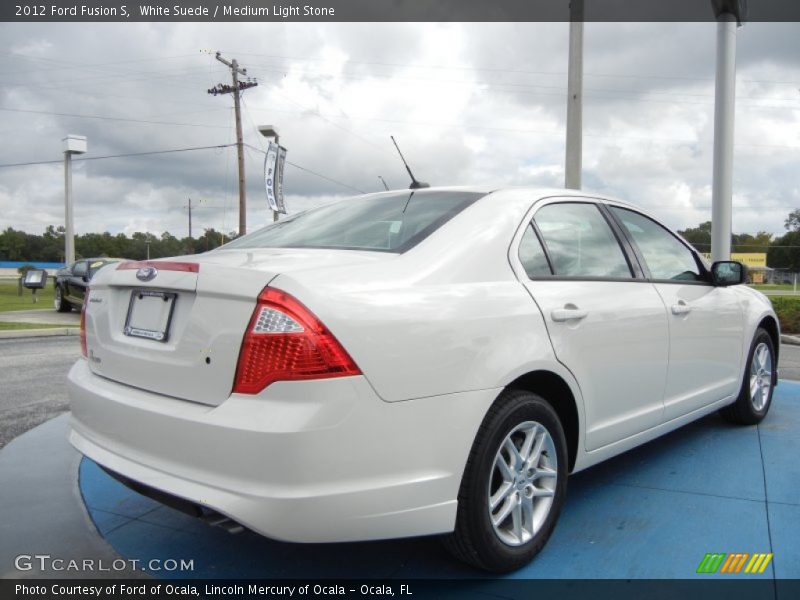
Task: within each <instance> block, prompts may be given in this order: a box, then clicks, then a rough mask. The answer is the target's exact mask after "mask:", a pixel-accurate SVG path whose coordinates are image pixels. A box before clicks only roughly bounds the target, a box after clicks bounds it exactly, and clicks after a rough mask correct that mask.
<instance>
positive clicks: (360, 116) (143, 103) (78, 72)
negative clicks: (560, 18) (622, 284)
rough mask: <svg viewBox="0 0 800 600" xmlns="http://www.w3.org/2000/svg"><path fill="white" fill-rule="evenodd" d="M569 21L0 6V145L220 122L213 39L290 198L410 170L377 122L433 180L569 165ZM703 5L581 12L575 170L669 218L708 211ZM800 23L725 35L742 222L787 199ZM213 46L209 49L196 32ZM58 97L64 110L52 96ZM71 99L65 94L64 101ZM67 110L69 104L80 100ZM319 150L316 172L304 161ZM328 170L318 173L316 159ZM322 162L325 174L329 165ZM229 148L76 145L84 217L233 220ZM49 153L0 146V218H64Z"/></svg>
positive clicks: (160, 133) (768, 224)
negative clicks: (33, 18) (275, 20)
mask: <svg viewBox="0 0 800 600" xmlns="http://www.w3.org/2000/svg"><path fill="white" fill-rule="evenodd" d="M568 29H569V26H568V24H565V23H541V24H539V23H530V24H513V23H511V24H458V23H453V24H446V23H444V24H436V23H430V24H401V23H394V24H393V23H382V24H370V23H363V24H265V23H253V24H246V25H242V24H218V23H213V24H212V23H198V24H189V23H186V24H147V23H143V24H132V23H109V24H58V23H53V24H18V23H16V24H9V23H5V24H3V25H0V38H2V39H3V41H4V43H3V48H2V51H0V72H1V73H2V87H0V96H2V97H1V98H0V132H2V140H3V141H4V143H3V144H2V146H1V147H0V164H9V163H20V162H37V161H48V160H56V161H57V160H60V159H61V157H62V154H61V152H62V142H61V140H62V138H63V137H64V136H65V135H66V134H68V133H73V134H79V135H85V136H87V137H88V139H89V154H87V156H105V155H110V154H123V153H135V152H147V151H153V150H165V149H177V148H188V147H196V146H208V145H222V144H230V143H232V142H234V141H235V132H234V128H233V109H232V104H233V103H232V98H231V97H230V96H218V97H214V96H211V95H209V94H207V93H206V90H207V89H208V88H210V87H212V86H213V85H215V84H217V83H220V82H229V80H230V74H229V71H228V70H227V69H226V68H225V67H224V66H223V65H222V64H220V63H219V62H217V61H216V60H214V58H213V51H216V50H220V51H222V52H223V55H224V56H225V57H227V58H228V59H230V58H237V59H238V60H239V62H240V63H241V65H242V66H244V67H246V68H247V70H248V74H249V75H251V76H253V77H255V78H257V80H258V83H259V85H258V87H256V88H253V89H251V90H248V91H247V92H245V94H244V109H243V127H244V136H245V142H246V143H247V144H249V145H250V146H253V147H254V148H261V147H262V145H263V138H262V137H261V136H260V135H259V133H258V131H257V129H256V127H257V125H260V124H266V123H269V124H274V125H276V126H277V127H278V129H279V130H280V133H281V142H282V144H283V145H285V146H286V147H287V148H288V149H289V153H288V157H287V158H288V159H289V160H290V161H291V162H293V163H294V164H295V165H297V166H299V167H302V168H303V169H306V170H302V169H300V168H298V167H296V166H287V167H286V174H285V187H284V189H285V191H286V193H287V204H288V208H289V211H290V212H296V211H299V210H304V209H306V208H308V207H310V206H314V205H317V204H319V203H321V202H326V201H329V200H330V199H332V198H335V197H342V196H347V195H352V194H353V193H356V190H359V191H365V192H367V191H377V190H379V189H382V185H381V183H380V181H379V179H378V176H379V175H380V176H382V177H383V178H384V179H385V180H386V181H387V182H388V184H389V186H390V187H393V188H399V187H406V186H407V185H408V177H407V175H406V173H405V171H404V169H403V167H402V164H401V163H400V161H399V160H398V157H397V155H396V154H395V151H394V149H393V147H392V145H391V142H390V140H389V135H390V134H393V135H394V136H395V137H396V138H397V140H398V142H399V143H400V144H401V147H402V149H403V152H404V154H405V155H406V157H407V158H408V159H409V161H410V162H411V164H412V167H413V168H414V170H415V173H416V174H417V176H418V178H419V179H422V180H425V181H428V182H431V183H433V184H437V185H438V184H441V185H450V184H472V183H480V184H489V185H496V186H507V185H545V186H559V187H560V186H562V185H563V162H564V134H565V118H566V104H565V98H566V79H567V78H566V70H567V43H568ZM715 30H716V26H715V25H714V24H713V23H696V24H669V23H661V24H610V23H608V24H606V23H588V24H586V28H585V67H584V68H585V81H584V87H585V104H584V135H585V137H584V173H583V181H584V187H585V189H587V190H591V191H597V192H602V193H606V194H610V195H613V196H617V197H620V198H623V199H626V200H630V201H632V202H634V203H637V204H639V205H641V206H644V207H646V208H647V209H649V210H651V211H652V212H653V213H655V214H656V215H657V216H659V217H660V218H662V219H663V220H664V221H665V222H667V223H668V224H669V225H671V226H674V227H676V228H683V227H687V226H694V225H696V224H698V223H700V222H702V221H705V220H709V219H710V214H711V172H712V147H713V100H714V98H713V94H714V70H715V67H714V51H715ZM798 40H800V24H796V23H787V24H769V23H749V24H747V25H746V26H745V27H743V28H741V29H740V30H739V35H738V53H737V73H738V75H737V77H738V78H737V88H736V93H737V106H736V119H737V121H736V147H735V176H734V216H733V227H734V231H736V232H753V233H754V232H756V231H759V230H763V231H769V232H774V233H780V232H782V231H783V220H784V218H785V217H786V215H787V213H788V212H789V211H790V210H792V209H794V208H798V207H800V43H798ZM209 50H210V51H212V52H211V53H209V52H208V51H209ZM55 113H60V114H55ZM68 115H69V116H68ZM75 115H82V116H75ZM262 163H263V155H262V154H260V153H259V152H258V151H257V150H255V149H248V151H247V156H246V166H247V168H246V170H247V187H248V224H249V229H250V230H252V229H254V228H255V227H256V226H258V225H261V224H264V223H266V222H267V220H268V219H269V218H270V215H269V213H268V211H267V208H266V206H267V205H266V199H265V194H264V190H263V187H262V186H261V179H260V175H261V169H262ZM309 171H313V172H314V173H317V174H319V175H323V176H324V177H325V178H323V177H319V176H317V175H315V174H313V173H311V172H309ZM326 178H327V179H326ZM332 180H333V181H332ZM236 184H237V175H236V151H235V148H225V149H216V150H202V151H194V152H181V153H175V154H165V155H156V156H144V157H135V158H116V159H106V160H96V161H89V162H85V163H82V164H80V165H78V164H76V169H75V178H74V192H75V199H76V208H75V215H76V229H77V231H78V232H101V231H110V232H112V233H118V232H124V233H127V234H130V233H133V232H134V231H150V232H153V233H156V234H160V233H161V232H163V231H165V230H167V231H170V232H171V233H173V234H175V235H178V236H179V237H180V236H184V235H186V234H187V211H186V210H185V208H184V207H185V206H186V204H187V200H188V198H192V201H193V204H198V203H199V208H198V209H197V210H196V211H194V227H195V232H196V233H197V232H200V231H202V228H204V227H214V228H216V229H222V230H224V231H232V230H235V229H236V227H237V208H236V207H237V202H238V196H237V187H236ZM63 210H64V209H63V170H62V166H61V165H59V164H52V165H34V166H25V167H7V168H0V228H5V227H9V226H11V227H14V228H17V229H23V230H26V231H30V232H41V231H43V230H44V228H45V227H46V226H47V225H49V224H53V225H58V224H61V223H63Z"/></svg>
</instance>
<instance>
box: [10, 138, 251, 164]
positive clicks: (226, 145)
mask: <svg viewBox="0 0 800 600" xmlns="http://www.w3.org/2000/svg"><path fill="white" fill-rule="evenodd" d="M235 145H236V144H217V145H216V146H194V147H191V148H171V149H169V150H151V151H148V152H130V153H126V154H106V155H104V156H86V157H83V158H73V159H72V162H83V161H87V160H103V159H106V158H127V157H133V156H150V155H153V154H174V153H177V152H193V151H195V150H217V149H222V148H230V147H232V146H235ZM63 162H64V161H63V160H40V161H31V162H22V163H6V164H0V168H6V167H28V166H33V165H55V164H59V165H60V164H63Z"/></svg>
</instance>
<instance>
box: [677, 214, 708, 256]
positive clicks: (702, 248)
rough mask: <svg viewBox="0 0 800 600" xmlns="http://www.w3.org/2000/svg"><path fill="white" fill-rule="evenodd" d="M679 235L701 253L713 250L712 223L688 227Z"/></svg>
mask: <svg viewBox="0 0 800 600" xmlns="http://www.w3.org/2000/svg"><path fill="white" fill-rule="evenodd" d="M678 233H679V234H680V235H682V236H683V238H684V239H685V240H686V241H687V242H689V243H690V244H691V245H692V246H694V247H695V248H696V249H697V250H698V251H699V252H709V251H710V250H711V221H706V222H705V223H700V225H698V226H697V227H688V228H686V229H684V230H683V231H678Z"/></svg>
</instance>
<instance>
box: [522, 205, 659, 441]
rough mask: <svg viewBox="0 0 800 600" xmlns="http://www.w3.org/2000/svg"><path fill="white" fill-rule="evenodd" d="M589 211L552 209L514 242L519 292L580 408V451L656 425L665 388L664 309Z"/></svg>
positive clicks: (620, 244)
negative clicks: (522, 274) (538, 318)
mask: <svg viewBox="0 0 800 600" xmlns="http://www.w3.org/2000/svg"><path fill="white" fill-rule="evenodd" d="M615 227H616V226H615V225H614V226H612V223H611V221H610V219H609V218H608V217H607V216H606V215H605V213H604V212H603V211H602V210H601V209H600V208H599V207H598V205H597V204H595V203H593V202H575V201H564V200H555V201H553V200H551V201H548V203H546V204H545V205H544V206H541V207H540V208H537V209H536V212H535V213H534V215H533V219H532V221H531V222H530V224H529V225H527V227H526V229H525V232H524V233H523V234H522V236H521V240H520V245H519V259H520V263H521V264H522V266H523V268H524V269H525V271H526V274H527V277H526V278H523V279H524V284H525V286H526V287H527V288H528V290H529V291H530V294H531V296H532V297H533V299H534V300H535V302H536V304H537V305H538V306H539V308H540V310H541V312H542V314H543V315H544V320H545V323H546V326H547V331H548V334H549V336H550V341H551V342H552V345H553V349H554V351H555V354H556V357H557V359H558V360H559V362H561V363H562V364H564V366H566V367H567V368H568V369H569V370H570V371H571V372H572V373H573V375H574V376H575V379H576V380H577V382H578V384H579V386H580V388H581V393H582V394H583V398H584V406H585V420H586V436H585V444H586V449H587V450H589V451H591V450H596V449H597V448H600V447H602V446H605V445H607V444H611V443H614V442H617V441H619V440H622V439H625V438H627V437H629V436H632V435H634V434H637V433H639V432H641V431H644V430H646V429H649V428H651V427H654V426H656V425H658V424H659V423H660V422H661V418H662V413H663V396H664V387H665V384H666V378H667V360H668V352H669V347H668V335H669V332H668V328H667V315H666V311H665V309H664V303H663V302H662V301H661V298H660V297H659V295H658V293H657V292H656V290H655V288H654V287H653V286H652V285H650V284H649V283H647V282H646V281H645V280H644V279H643V278H642V276H641V270H640V269H639V266H638V264H636V263H635V262H634V261H633V260H632V258H631V255H630V254H629V251H626V249H627V243H626V242H625V241H624V239H622V237H621V235H620V234H619V232H618V231H616V230H615Z"/></svg>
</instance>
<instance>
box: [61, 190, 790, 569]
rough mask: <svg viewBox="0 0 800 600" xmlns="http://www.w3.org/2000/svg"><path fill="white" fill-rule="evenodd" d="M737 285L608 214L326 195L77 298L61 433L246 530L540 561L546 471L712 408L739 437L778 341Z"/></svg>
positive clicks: (170, 498) (623, 215)
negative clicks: (202, 250) (423, 539)
mask: <svg viewBox="0 0 800 600" xmlns="http://www.w3.org/2000/svg"><path fill="white" fill-rule="evenodd" d="M744 278H745V272H744V268H743V267H742V265H740V264H739V263H734V262H718V263H715V264H713V265H711V266H709V265H707V264H706V263H705V261H704V260H703V259H702V258H701V257H700V256H699V255H698V254H697V253H696V252H695V251H694V250H693V249H692V247H691V246H689V245H688V244H687V243H686V242H684V241H683V240H682V239H681V238H680V237H678V236H676V235H675V234H674V233H672V232H671V231H669V230H668V229H667V228H665V227H663V226H662V225H661V224H659V223H658V222H657V221H656V220H654V219H653V218H652V217H650V216H648V215H647V214H645V213H644V212H642V211H641V210H639V209H637V208H635V207H633V206H631V205H630V204H627V203H624V202H620V201H616V200H612V199H609V198H600V197H595V196H589V195H586V194H581V193H578V192H574V191H564V190H541V189H508V190H496V191H493V190H490V189H475V188H469V189H468V188H439V189H436V188H432V189H423V190H415V191H396V192H386V193H380V194H372V195H367V196H362V197H357V198H353V199H348V200H343V201H341V202H337V203H334V204H330V205H326V206H324V207H321V208H318V209H315V210H311V211H308V212H306V213H303V214H300V215H297V216H293V217H290V218H287V219H285V220H282V221H280V222H278V223H275V224H272V225H270V226H268V227H265V228H264V229H261V230H259V231H257V232H254V233H252V234H250V235H247V236H244V237H242V238H240V239H237V240H235V241H233V242H231V243H229V244H227V245H226V246H224V247H222V248H220V249H217V250H215V251H212V252H209V253H206V254H202V255H197V256H188V257H181V258H176V259H170V260H154V261H148V262H142V263H137V262H123V263H120V264H119V265H117V266H116V267H113V266H112V267H109V268H107V269H103V270H102V271H101V272H100V273H99V274H98V275H97V277H96V278H95V279H94V280H93V281H92V284H91V291H90V293H89V297H88V301H87V302H85V304H84V306H85V310H84V314H83V324H84V326H83V329H82V331H83V338H82V345H83V354H84V358H83V359H81V360H79V361H78V362H77V363H76V364H75V366H74V367H73V368H72V370H71V372H70V374H69V393H70V397H71V401H72V431H71V436H70V439H71V441H72V443H73V444H74V445H75V447H76V448H77V449H78V450H80V451H81V452H82V453H83V454H84V455H86V456H88V457H89V458H91V459H92V460H94V461H96V462H97V463H99V464H100V465H102V466H103V467H104V468H105V469H107V470H108V471H109V472H111V473H112V474H114V475H115V476H116V477H118V478H120V479H121V480H123V481H125V482H126V483H128V484H129V485H131V486H132V487H134V488H135V489H137V490H139V491H142V492H144V493H149V494H151V495H153V496H155V497H157V498H160V499H162V500H164V501H167V502H169V503H172V504H181V505H183V506H184V507H188V508H191V509H192V510H195V511H196V512H197V514H218V515H220V516H221V517H227V518H229V519H230V520H232V521H234V522H236V523H239V524H241V525H243V526H245V527H248V528H250V529H252V530H254V531H257V532H259V533H261V534H263V535H265V536H268V537H271V538H275V539H279V540H287V541H293V542H340V541H353V540H372V539H384V538H396V537H406V536H418V535H429V534H443V535H444V539H445V542H446V545H447V546H448V548H450V549H451V550H452V552H453V553H454V554H455V555H456V556H457V557H459V558H460V559H462V560H464V561H466V562H468V563H470V564H472V565H475V566H477V567H480V568H483V569H487V570H490V571H495V572H503V571H509V570H512V569H515V568H518V567H520V566H522V565H524V564H525V563H527V562H528V561H530V560H531V558H532V557H533V556H534V555H535V554H536V553H537V552H539V551H540V550H541V549H542V547H543V546H544V544H545V542H546V541H547V539H548V537H549V536H550V534H551V533H552V531H553V528H554V526H555V524H556V520H557V518H558V514H559V511H560V509H561V506H562V505H563V503H564V499H565V494H566V489H567V476H568V474H569V473H574V472H576V471H580V470H582V469H585V468H587V467H589V466H591V465H593V464H595V463H598V462H600V461H602V460H605V459H607V458H609V457H611V456H614V455H616V454H619V453H621V452H624V451H626V450H628V449H630V448H633V447H635V446H638V445H640V444H642V443H644V442H647V441H648V440H651V439H653V438H655V437H657V436H659V435H662V434H664V433H666V432H668V431H671V430H673V429H675V428H677V427H679V426H681V425H683V424H685V423H688V422H690V421H693V420H695V419H697V418H699V417H702V416H703V415H706V414H708V413H710V412H712V411H716V410H721V411H722V414H723V415H725V416H726V417H728V418H729V419H730V420H732V421H735V422H738V423H743V424H748V423H749V424H752V423H757V422H759V421H760V420H761V419H763V418H764V416H765V415H766V413H767V411H768V410H769V407H770V402H771V399H772V391H773V388H774V386H775V384H776V383H777V377H776V373H777V371H776V364H777V358H778V350H779V330H778V323H777V319H776V316H775V313H774V312H773V310H772V307H771V305H770V303H769V301H768V300H767V299H766V298H765V297H764V296H762V295H761V294H759V293H758V292H756V291H753V290H752V289H750V288H748V287H745V286H743V285H739V284H741V283H742V282H743V281H744Z"/></svg>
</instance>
